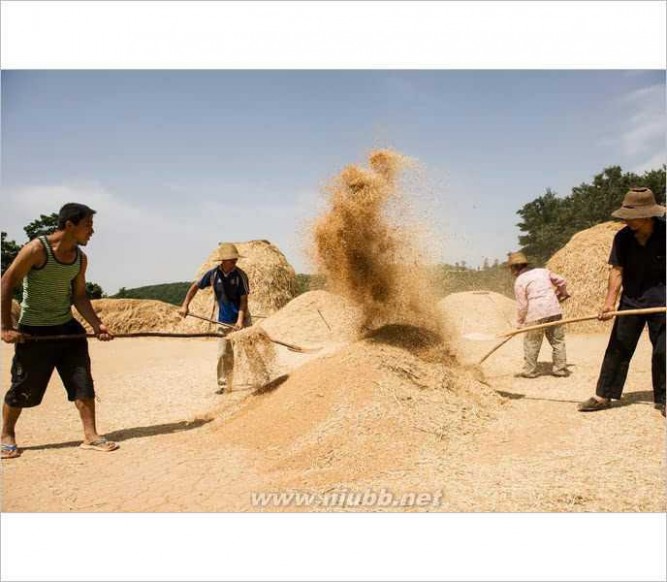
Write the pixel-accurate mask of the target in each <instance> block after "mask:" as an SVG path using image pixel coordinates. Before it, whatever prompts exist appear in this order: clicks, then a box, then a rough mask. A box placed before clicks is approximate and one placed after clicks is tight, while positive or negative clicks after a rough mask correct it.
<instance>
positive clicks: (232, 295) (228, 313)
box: [197, 267, 250, 325]
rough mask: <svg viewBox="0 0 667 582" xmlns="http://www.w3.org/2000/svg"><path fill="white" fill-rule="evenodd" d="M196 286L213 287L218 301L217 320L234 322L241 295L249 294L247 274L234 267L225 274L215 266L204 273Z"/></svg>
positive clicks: (237, 313) (201, 287) (237, 315)
mask: <svg viewBox="0 0 667 582" xmlns="http://www.w3.org/2000/svg"><path fill="white" fill-rule="evenodd" d="M197 286H198V287H199V288H200V289H205V288H206V287H213V294H214V295H215V299H216V301H217V302H218V306H219V310H218V321H219V322H221V323H229V324H232V325H233V324H235V323H236V321H237V320H238V317H239V308H240V307H241V297H243V296H244V295H249V294H250V284H249V283H248V275H246V274H245V272H244V271H242V270H241V269H239V268H238V267H235V268H234V269H232V270H231V271H230V272H229V273H227V274H226V275H225V274H224V273H223V272H222V269H221V268H220V267H215V268H214V269H211V270H210V271H207V272H206V273H204V276H203V277H202V278H201V279H200V280H199V282H198V283H197Z"/></svg>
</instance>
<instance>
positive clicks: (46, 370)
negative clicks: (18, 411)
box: [5, 319, 95, 408]
mask: <svg viewBox="0 0 667 582" xmlns="http://www.w3.org/2000/svg"><path fill="white" fill-rule="evenodd" d="M19 331H20V332H22V333H26V334H30V335H34V336H45V335H77V334H83V333H85V329H84V328H83V326H82V325H81V324H80V323H79V322H78V321H77V320H76V319H71V320H70V321H68V322H67V323H65V324H62V325H49V326H33V325H19ZM14 350H15V351H14V359H13V360H12V385H11V387H10V388H9V390H8V391H7V394H5V403H6V404H7V405H8V406H11V407H13V408H30V407H32V406H37V405H39V404H40V403H41V402H42V398H43V397H44V393H45V392H46V387H47V386H48V384H49V380H50V379H51V375H52V374H53V370H54V369H56V370H58V374H59V375H60V378H61V380H62V381H63V384H64V386H65V390H66V391H67V399H68V400H69V401H74V400H85V399H89V398H95V388H94V385H93V377H92V374H91V371H90V356H89V355H88V341H87V340H86V338H76V339H71V340H67V339H66V340H52V341H51V340H45V341H29V340H28V341H26V342H24V343H18V344H16V345H15V347H14Z"/></svg>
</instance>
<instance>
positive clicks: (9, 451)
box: [0, 443, 21, 459]
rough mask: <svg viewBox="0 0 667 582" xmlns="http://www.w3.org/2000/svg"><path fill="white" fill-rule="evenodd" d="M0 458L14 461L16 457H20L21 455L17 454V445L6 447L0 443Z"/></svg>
mask: <svg viewBox="0 0 667 582" xmlns="http://www.w3.org/2000/svg"><path fill="white" fill-rule="evenodd" d="M0 456H1V457H2V458H3V459H15V458H16V457H20V456H21V453H20V452H19V447H18V445H6V444H5V443H2V447H1V450H0Z"/></svg>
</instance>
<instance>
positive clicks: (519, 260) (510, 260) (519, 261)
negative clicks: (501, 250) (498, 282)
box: [507, 252, 528, 267]
mask: <svg viewBox="0 0 667 582" xmlns="http://www.w3.org/2000/svg"><path fill="white" fill-rule="evenodd" d="M507 264H508V265H509V266H510V267H511V266H512V265H527V264H528V259H527V258H526V255H524V254H523V253H521V252H518V253H507Z"/></svg>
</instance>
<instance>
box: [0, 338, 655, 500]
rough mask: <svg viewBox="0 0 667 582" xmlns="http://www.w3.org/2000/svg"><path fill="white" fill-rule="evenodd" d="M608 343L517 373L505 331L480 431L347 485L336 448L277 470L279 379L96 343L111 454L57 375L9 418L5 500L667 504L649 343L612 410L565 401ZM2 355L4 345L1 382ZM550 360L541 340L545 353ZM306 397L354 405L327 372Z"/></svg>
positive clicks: (201, 348)
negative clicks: (350, 496)
mask: <svg viewBox="0 0 667 582" xmlns="http://www.w3.org/2000/svg"><path fill="white" fill-rule="evenodd" d="M606 341H607V336H606V335H585V336H584V335H581V336H577V335H570V336H568V339H567V346H568V352H569V361H570V363H571V365H572V368H571V369H572V372H573V374H572V376H570V377H569V378H565V379H561V378H554V377H552V376H549V375H544V376H541V377H539V378H537V379H535V380H526V379H519V378H514V377H513V373H514V372H516V371H517V370H518V369H519V367H520V353H521V342H520V340H518V341H517V340H513V341H512V342H510V344H508V345H507V346H505V347H503V348H502V349H501V350H500V351H499V352H497V355H494V356H492V357H491V358H490V359H489V361H488V364H485V368H484V372H485V376H486V382H487V383H488V385H489V387H490V388H491V389H493V390H494V391H496V392H497V393H499V394H500V395H501V396H503V402H504V405H503V406H501V407H500V408H499V411H498V413H497V414H496V415H495V416H494V417H493V418H491V419H490V420H488V421H486V422H485V423H484V424H483V425H482V427H481V428H480V429H479V430H476V431H473V432H472V433H469V434H459V433H456V434H454V435H452V436H451V438H443V436H442V434H441V435H440V436H438V435H437V434H425V433H424V432H423V431H419V430H417V429H415V432H414V435H415V439H420V440H419V441H418V442H419V447H415V448H414V452H413V453H411V454H413V455H414V456H413V458H411V459H408V460H407V462H406V459H404V458H403V459H400V462H399V460H398V459H397V462H396V464H395V466H386V459H385V460H384V462H385V466H383V467H382V468H381V470H380V469H379V470H378V471H376V472H374V473H373V472H371V473H369V472H368V471H367V470H364V471H361V468H362V467H361V465H360V472H359V474H360V475H361V477H360V478H358V479H356V478H355V477H354V472H352V473H349V472H348V474H347V475H346V477H345V479H341V478H339V479H338V480H336V479H335V478H334V479H332V480H329V481H328V482H327V480H326V476H327V473H326V471H325V469H326V468H327V467H328V468H331V466H332V464H333V465H335V464H336V463H339V462H342V461H341V460H340V459H337V458H336V451H335V450H333V449H332V451H331V455H330V458H328V459H322V458H317V459H316V458H313V459H303V458H302V459H301V460H300V461H299V462H297V461H294V460H293V459H292V460H291V461H290V462H292V465H290V464H289V463H287V464H286V463H284V462H281V459H283V458H284V455H282V453H283V452H284V450H285V448H288V447H290V446H291V443H288V442H283V441H284V440H285V439H282V438H281V434H288V433H290V431H291V432H292V433H294V432H295V427H296V428H297V429H298V425H294V426H290V427H285V431H286V432H285V433H283V432H282V429H281V427H279V426H272V425H271V423H270V420H267V419H264V420H263V422H264V424H263V425H262V424H260V423H259V421H258V420H257V419H258V418H260V416H259V415H258V413H257V412H256V410H257V409H258V408H259V404H261V403H262V402H267V399H273V402H274V403H275V406H280V402H281V401H280V400H279V399H280V398H283V400H284V402H285V403H286V404H285V406H287V407H289V406H292V404H289V403H290V402H293V401H290V400H289V399H288V398H287V397H286V396H285V395H287V394H288V391H289V390H290V379H288V381H286V382H284V383H283V384H280V382H278V383H276V384H275V385H273V386H271V387H270V388H272V390H265V391H264V392H263V393H262V394H256V393H254V392H253V390H252V389H251V388H250V387H248V386H245V387H241V388H240V389H238V390H237V391H236V392H235V393H233V394H231V395H225V396H219V395H216V394H215V393H214V389H215V386H214V383H215V382H214V369H213V368H214V359H215V351H216V345H215V342H213V341H208V340H198V339H190V340H180V339H178V340H176V339H174V340H163V339H133V340H123V339H118V340H116V341H114V342H113V343H110V344H102V343H99V342H96V341H93V342H91V355H92V359H93V372H94V376H95V378H96V383H97V389H98V393H99V397H100V399H101V401H100V402H98V405H97V406H98V425H99V430H100V432H102V433H105V434H106V435H107V436H108V437H109V438H111V439H113V440H116V441H117V442H119V443H120V449H119V450H117V451H115V452H113V453H99V452H95V451H85V450H82V449H80V448H78V445H79V443H80V442H81V441H80V439H81V434H80V423H79V419H78V415H77V413H76V410H75V409H74V407H73V405H71V404H69V403H68V402H67V401H66V399H65V396H64V391H63V389H62V385H61V384H60V381H59V379H58V378H57V377H54V379H53V380H52V383H51V385H50V387H49V390H48V392H47V395H46V397H45V399H44V402H43V403H42V405H41V406H40V407H38V408H34V409H30V410H26V411H24V413H23V415H22V417H21V419H20V421H19V425H18V431H17V436H18V440H19V445H20V446H21V447H22V449H23V454H22V456H21V457H20V458H18V459H13V460H6V461H3V462H2V482H3V490H2V510H3V511H6V512H33V511H37V512H41V511H48V512H69V511H75V512H133V511H149V512H151V511H157V512H186V511H187V512H218V511H227V512H229V511H261V510H262V509H261V508H258V507H256V506H253V505H252V504H251V497H250V492H251V491H259V492H269V491H278V490H300V491H312V492H318V493H322V492H326V491H330V490H332V489H336V488H341V487H343V488H345V489H347V490H357V491H365V490H367V489H368V488H372V489H374V490H376V491H377V490H379V489H380V488H387V489H388V490H391V491H396V492H406V491H418V492H428V491H431V492H435V491H440V492H441V493H442V498H441V505H439V506H438V507H428V508H427V509H428V510H430V511H433V510H435V511H456V512H462V511H463V512H465V511H614V512H623V511H665V508H666V503H665V422H664V419H663V418H662V416H661V415H660V414H659V412H658V411H656V410H654V409H653V406H652V399H651V391H650V386H651V381H650V355H649V354H650V349H649V348H650V346H649V344H648V340H647V339H646V338H645V337H644V338H642V341H641V343H640V347H639V349H638V353H637V354H636V356H635V359H634V361H633V365H632V367H631V371H630V376H629V380H628V384H627V387H626V395H625V397H624V399H623V400H622V401H621V405H618V406H615V407H614V408H612V409H609V410H606V411H602V412H597V413H590V414H582V413H579V412H577V411H576V403H577V402H579V401H580V400H583V399H585V398H587V397H589V396H590V395H592V393H593V391H594V385H595V380H596V378H597V373H598V369H599V364H600V361H601V356H602V353H603V352H604V348H605V346H606ZM12 351H13V350H12V348H11V347H7V346H6V344H3V346H2V363H3V369H2V380H3V386H5V387H6V386H8V382H9V368H10V362H11V356H12ZM294 357H296V358H299V357H303V356H299V355H295V356H294ZM547 359H548V354H547V351H546V349H543V352H542V358H541V360H544V361H546V360H547ZM544 369H545V371H546V369H547V366H546V364H545V365H544ZM297 372H298V371H297ZM332 373H334V372H332ZM340 373H346V372H345V370H343V369H341V370H340ZM373 390H381V387H380V386H378V387H375V388H374V387H370V388H369V389H368V391H367V392H366V393H365V395H364V398H365V399H366V400H368V399H369V398H370V399H372V398H373V394H374V393H373ZM281 391H282V396H281ZM305 396H307V397H308V398H311V399H312V400H313V402H315V403H317V402H318V398H319V399H322V401H323V402H324V403H325V404H326V406H329V407H330V408H331V409H333V408H335V407H336V406H338V409H337V414H338V416H339V417H341V418H344V417H345V414H346V409H345V406H348V407H352V406H355V405H357V404H358V403H357V402H356V400H359V399H358V398H357V399H356V400H355V395H354V394H353V391H352V390H351V391H350V394H348V395H344V394H340V395H333V396H331V395H329V394H328V393H327V386H326V383H325V382H323V383H322V385H320V386H314V387H313V388H312V390H311V391H309V392H308V394H307V395H305ZM394 397H395V396H394ZM339 398H344V399H345V402H344V405H343V404H340V403H339V400H338V399H339ZM404 398H405V399H407V400H405V401H406V402H409V400H410V398H409V396H401V397H400V399H399V398H397V399H396V406H397V407H401V406H402V405H403V399H404ZM399 400H400V401H399ZM313 406H315V404H313ZM312 410H317V408H316V407H315V408H312ZM211 413H213V414H211ZM209 419H210V420H209ZM296 420H298V419H296ZM370 420H371V421H372V420H373V419H372V418H371V419H370ZM378 420H379V419H378ZM296 432H298V430H297V431H296ZM344 434H345V438H346V439H348V440H352V441H354V439H359V442H360V447H361V446H362V445H361V441H362V440H363V447H368V446H369V441H372V440H373V438H374V435H373V434H368V432H365V433H364V434H357V433H355V430H354V427H353V426H351V427H348V429H347V432H345V433H344ZM377 437H378V438H379V437H380V435H377ZM370 444H371V445H372V442H370ZM364 450H365V449H364ZM401 450H402V451H406V450H410V451H412V450H413V449H401ZM302 451H306V452H305V453H303V452H302V453H301V456H303V454H307V451H308V447H305V448H302ZM281 455H282V456H281ZM297 460H298V459H297ZM355 462H358V463H363V459H362V460H355ZM367 462H371V461H367ZM294 463H296V464H294ZM299 463H300V464H299ZM304 463H305V464H304ZM304 466H305V467H307V469H305V470H304V468H303V467H304ZM352 468H354V467H352ZM317 509H318V508H317V507H300V508H295V507H284V508H275V507H272V508H270V510H272V511H275V510H283V511H284V510H287V511H296V510H301V511H304V510H305V511H309V510H317ZM364 510H365V511H368V510H369V509H364Z"/></svg>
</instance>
